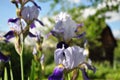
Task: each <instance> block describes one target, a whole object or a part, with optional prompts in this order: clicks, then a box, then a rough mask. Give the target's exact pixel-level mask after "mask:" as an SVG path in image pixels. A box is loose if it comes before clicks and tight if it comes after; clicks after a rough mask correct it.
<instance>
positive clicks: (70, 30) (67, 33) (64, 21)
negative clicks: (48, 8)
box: [51, 12, 85, 41]
mask: <svg viewBox="0 0 120 80" xmlns="http://www.w3.org/2000/svg"><path fill="white" fill-rule="evenodd" d="M81 26H82V24H77V23H76V22H75V21H73V20H72V19H71V17H70V15H68V14H67V13H63V12H61V13H60V14H59V15H58V16H57V17H56V24H55V26H54V28H53V30H52V31H51V33H52V34H53V36H55V37H57V38H58V39H59V38H60V39H61V38H62V40H63V41H70V40H71V39H72V38H78V37H81V36H83V35H84V34H85V32H83V33H82V34H78V35H77V34H76V32H77V29H78V27H81Z"/></svg>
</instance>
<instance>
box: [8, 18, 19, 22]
mask: <svg viewBox="0 0 120 80" xmlns="http://www.w3.org/2000/svg"><path fill="white" fill-rule="evenodd" d="M19 19H20V18H15V19H13V18H10V19H8V23H9V22H11V23H16V22H17V21H18V20H19Z"/></svg>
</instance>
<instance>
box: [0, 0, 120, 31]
mask: <svg viewBox="0 0 120 80" xmlns="http://www.w3.org/2000/svg"><path fill="white" fill-rule="evenodd" d="M35 1H37V0H35ZM81 1H83V3H84V4H85V5H90V3H88V2H86V0H81ZM37 4H39V5H40V6H41V8H42V10H41V11H40V17H42V16H46V15H47V12H48V11H49V10H50V5H49V4H50V1H49V2H47V3H41V2H38V3H37ZM15 11H16V8H15V5H14V4H12V3H11V2H10V0H1V3H0V31H8V30H9V26H8V24H7V21H8V19H9V18H15V17H16V12H15ZM107 23H108V25H110V27H111V29H112V30H113V31H114V32H115V30H120V20H117V21H112V22H107Z"/></svg>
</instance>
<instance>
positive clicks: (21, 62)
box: [20, 54, 24, 80]
mask: <svg viewBox="0 0 120 80" xmlns="http://www.w3.org/2000/svg"><path fill="white" fill-rule="evenodd" d="M20 65H21V78H22V80H24V72H23V71H24V70H23V56H22V54H21V56H20Z"/></svg>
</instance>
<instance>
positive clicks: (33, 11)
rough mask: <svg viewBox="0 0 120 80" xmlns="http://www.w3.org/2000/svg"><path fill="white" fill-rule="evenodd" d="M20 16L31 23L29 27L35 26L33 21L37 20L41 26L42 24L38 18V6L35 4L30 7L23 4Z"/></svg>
mask: <svg viewBox="0 0 120 80" xmlns="http://www.w3.org/2000/svg"><path fill="white" fill-rule="evenodd" d="M21 16H22V18H23V19H24V20H25V21H26V22H27V23H31V24H30V27H31V28H34V27H35V21H37V22H39V23H40V24H41V25H42V26H44V24H43V23H42V21H40V20H39V19H38V16H39V8H38V6H36V5H33V6H32V7H30V6H24V7H23V9H22V10H21Z"/></svg>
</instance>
